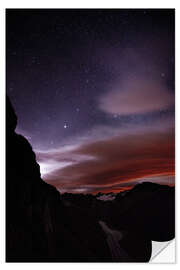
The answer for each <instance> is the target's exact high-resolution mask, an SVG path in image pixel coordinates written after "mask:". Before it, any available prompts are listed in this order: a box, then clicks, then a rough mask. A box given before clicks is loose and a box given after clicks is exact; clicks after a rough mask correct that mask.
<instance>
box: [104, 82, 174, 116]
mask: <svg viewBox="0 0 180 270" xmlns="http://www.w3.org/2000/svg"><path fill="white" fill-rule="evenodd" d="M173 104H174V95H173V93H171V92H170V91H169V90H168V89H167V88H166V86H165V85H164V84H163V83H161V82H160V81H156V80H149V79H146V80H145V79H140V78H139V79H138V78H136V79H134V80H129V81H128V82H126V83H124V84H119V85H118V83H117V84H116V85H114V86H113V87H112V90H110V91H109V92H107V93H106V94H104V95H103V96H101V97H100V99H99V107H100V109H101V110H103V111H104V112H106V113H111V114H119V115H130V114H144V113H149V112H150V113H151V112H157V111H160V110H165V109H168V108H169V107H170V106H171V105H173Z"/></svg>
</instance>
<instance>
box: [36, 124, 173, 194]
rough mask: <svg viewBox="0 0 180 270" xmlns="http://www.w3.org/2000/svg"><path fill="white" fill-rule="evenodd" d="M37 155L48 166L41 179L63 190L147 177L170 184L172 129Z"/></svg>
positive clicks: (120, 185) (117, 186)
mask: <svg viewBox="0 0 180 270" xmlns="http://www.w3.org/2000/svg"><path fill="white" fill-rule="evenodd" d="M37 158H38V161H39V163H40V165H41V164H44V165H46V166H47V167H48V166H50V167H51V168H50V170H49V172H48V171H46V173H45V174H44V175H43V179H44V180H45V181H47V182H48V183H50V184H52V185H54V186H55V187H56V188H57V189H59V190H60V191H62V192H64V191H69V192H85V193H86V192H98V191H104V192H108V191H117V190H124V189H127V188H128V187H129V186H133V185H135V184H136V183H137V182H139V181H140V182H142V181H143V180H144V181H148V179H150V181H153V179H156V182H159V183H168V184H173V175H174V131H173V129H167V130H166V132H165V131H163V132H161V131H157V132H154V131H153V132H152V133H150V132H147V133H141V134H135V133H134V134H129V135H127V134H126V135H124V134H123V135H118V136H115V137H110V138H108V139H104V140H97V141H94V142H89V143H86V144H82V145H79V146H77V147H76V148H74V149H72V150H69V151H64V150H63V149H59V150H56V151H48V152H39V153H37ZM53 164H54V165H55V164H56V165H57V166H54V165H53Z"/></svg>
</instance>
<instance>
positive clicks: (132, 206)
mask: <svg viewBox="0 0 180 270" xmlns="http://www.w3.org/2000/svg"><path fill="white" fill-rule="evenodd" d="M16 125H17V118H16V115H15V113H14V110H13V108H12V106H11V103H10V101H9V99H7V104H6V151H7V153H6V183H7V184H6V260H7V261H8V262H23V261H24V262H36V261H41V262H46V261H54V262H83V261H85V262H98V261H99V262H103V261H109V262H111V261H118V262H145V261H149V259H150V257H151V240H155V241H167V240H170V239H173V238H174V227H175V214H174V212H175V211H174V209H175V202H174V188H171V187H168V186H162V185H158V184H152V183H143V184H139V185H137V186H135V187H134V188H133V189H132V190H130V191H128V192H126V193H119V194H117V195H116V197H115V199H114V200H111V201H103V200H99V196H100V195H102V194H98V196H93V195H83V194H80V195H76V194H74V195H73V194H63V195H62V194H60V193H59V192H58V191H57V190H56V189H55V188H54V187H52V186H51V185H49V184H47V183H45V182H44V181H43V180H42V179H41V177H40V170H39V165H38V164H37V162H36V159H35V154H34V152H33V150H32V147H31V145H30V144H29V143H28V141H27V140H26V139H25V138H24V137H23V136H21V135H18V134H16V133H15V128H16Z"/></svg>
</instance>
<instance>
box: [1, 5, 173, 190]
mask: <svg viewBox="0 0 180 270" xmlns="http://www.w3.org/2000/svg"><path fill="white" fill-rule="evenodd" d="M174 31H175V29H174V10H172V9H162V10H158V9H129V10H126V9H114V10H113V9H112V10H111V9H106V10H105V9H104V10H103V9H79V10H78V9H49V10H48V9H32V10H31V9H26V10H23V9H8V10H7V11H6V78H7V79H6V86H7V90H6V92H7V94H8V96H9V97H10V99H11V102H12V104H13V106H14V108H15V111H16V114H17V116H18V125H17V128H16V132H17V133H20V134H22V135H23V136H25V137H26V138H27V139H28V141H29V142H30V143H31V145H32V147H33V150H34V151H35V153H36V158H37V161H38V163H39V164H40V170H41V175H42V178H43V179H44V180H45V181H46V182H48V183H50V184H52V185H54V186H55V187H56V188H57V189H58V190H59V191H60V192H73V193H81V192H82V193H89V192H90V193H96V192H99V191H101V192H109V191H113V192H119V191H122V190H126V189H129V188H131V187H132V186H133V185H135V184H137V183H141V182H144V181H151V182H155V183H160V184H168V185H173V184H174V106H175V105H174V96H175V94H174V91H175V89H174V88H175V87H174V81H175V79H174V76H175V75H174V74H175V72H174V66H175V63H174V62H175V57H174V46H175V45H174Z"/></svg>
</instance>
